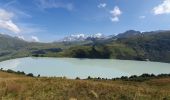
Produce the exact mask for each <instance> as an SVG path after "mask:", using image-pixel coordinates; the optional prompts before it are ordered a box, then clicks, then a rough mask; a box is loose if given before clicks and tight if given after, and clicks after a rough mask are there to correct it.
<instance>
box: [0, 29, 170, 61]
mask: <svg viewBox="0 0 170 100" xmlns="http://www.w3.org/2000/svg"><path fill="white" fill-rule="evenodd" d="M0 44H1V45H0V60H1V59H2V58H3V59H10V58H17V57H26V56H36V57H38V56H41V57H75V58H107V59H110V58H113V59H128V60H150V61H160V62H170V31H151V32H139V31H134V30H129V31H126V32H124V33H121V34H118V35H116V36H109V38H108V37H107V36H103V35H102V34H94V35H84V34H79V35H71V36H69V37H67V38H65V41H60V42H53V43H31V42H26V41H24V40H22V39H19V38H17V37H11V36H8V35H2V34H0Z"/></svg>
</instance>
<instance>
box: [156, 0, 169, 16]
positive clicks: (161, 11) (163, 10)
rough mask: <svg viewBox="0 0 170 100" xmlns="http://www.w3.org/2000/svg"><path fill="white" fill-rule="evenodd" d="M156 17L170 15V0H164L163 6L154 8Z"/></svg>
mask: <svg viewBox="0 0 170 100" xmlns="http://www.w3.org/2000/svg"><path fill="white" fill-rule="evenodd" d="M153 13H154V14H155V15H160V14H170V0H164V1H163V3H162V4H160V5H158V6H156V7H154V8H153Z"/></svg>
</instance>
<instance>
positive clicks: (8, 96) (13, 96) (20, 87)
mask: <svg viewBox="0 0 170 100" xmlns="http://www.w3.org/2000/svg"><path fill="white" fill-rule="evenodd" d="M169 83H170V78H159V79H150V80H146V81H143V82H135V81H122V80H115V81H113V80H96V81H95V80H74V79H66V78H56V77H50V78H48V77H39V78H38V77H27V76H24V75H17V74H12V73H6V72H2V71H1V72H0V99H2V100H170V84H169Z"/></svg>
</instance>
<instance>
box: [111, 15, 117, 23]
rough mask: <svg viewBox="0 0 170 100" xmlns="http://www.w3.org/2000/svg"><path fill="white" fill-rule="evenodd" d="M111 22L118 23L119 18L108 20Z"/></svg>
mask: <svg viewBox="0 0 170 100" xmlns="http://www.w3.org/2000/svg"><path fill="white" fill-rule="evenodd" d="M110 19H111V21H112V22H118V21H119V18H118V17H117V16H116V17H111V18H110Z"/></svg>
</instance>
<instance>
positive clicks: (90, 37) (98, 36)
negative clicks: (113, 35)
mask: <svg viewBox="0 0 170 100" xmlns="http://www.w3.org/2000/svg"><path fill="white" fill-rule="evenodd" d="M103 38H105V36H104V35H103V34H101V33H97V34H93V35H86V34H76V35H70V36H67V37H64V38H63V39H62V40H61V41H63V42H73V41H85V40H94V39H103Z"/></svg>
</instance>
